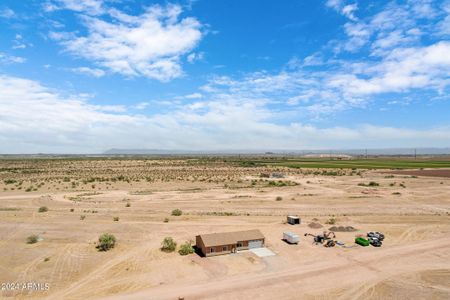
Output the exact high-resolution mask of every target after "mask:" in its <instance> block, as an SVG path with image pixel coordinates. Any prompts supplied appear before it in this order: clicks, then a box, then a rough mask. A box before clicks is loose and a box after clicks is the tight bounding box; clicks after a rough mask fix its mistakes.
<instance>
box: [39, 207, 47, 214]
mask: <svg viewBox="0 0 450 300" xmlns="http://www.w3.org/2000/svg"><path fill="white" fill-rule="evenodd" d="M47 211H48V207H47V206H41V207H39V209H38V212H40V213H43V212H47Z"/></svg>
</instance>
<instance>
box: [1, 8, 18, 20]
mask: <svg viewBox="0 0 450 300" xmlns="http://www.w3.org/2000/svg"><path fill="white" fill-rule="evenodd" d="M15 16H16V13H15V12H14V11H13V10H12V9H11V8H8V7H7V8H4V9H1V10H0V18H5V19H11V18H14V17H15Z"/></svg>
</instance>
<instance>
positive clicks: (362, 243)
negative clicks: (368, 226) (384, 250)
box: [355, 237, 370, 247]
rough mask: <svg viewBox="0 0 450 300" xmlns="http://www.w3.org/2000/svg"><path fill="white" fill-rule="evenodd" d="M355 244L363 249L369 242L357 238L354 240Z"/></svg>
mask: <svg viewBox="0 0 450 300" xmlns="http://www.w3.org/2000/svg"><path fill="white" fill-rule="evenodd" d="M355 243H357V244H358V245H361V246H363V247H367V246H369V245H370V243H369V241H368V240H366V239H365V238H362V237H357V238H356V239H355Z"/></svg>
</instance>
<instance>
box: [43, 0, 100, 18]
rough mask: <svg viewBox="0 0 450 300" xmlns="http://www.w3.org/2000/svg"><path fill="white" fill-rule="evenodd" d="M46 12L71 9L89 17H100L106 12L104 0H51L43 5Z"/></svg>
mask: <svg viewBox="0 0 450 300" xmlns="http://www.w3.org/2000/svg"><path fill="white" fill-rule="evenodd" d="M43 7H44V10H45V11H46V12H52V11H56V10H61V9H69V10H73V11H76V12H83V13H87V14H89V15H99V14H102V13H103V12H104V8H103V0H82V1H80V0H49V1H47V2H44V4H43Z"/></svg>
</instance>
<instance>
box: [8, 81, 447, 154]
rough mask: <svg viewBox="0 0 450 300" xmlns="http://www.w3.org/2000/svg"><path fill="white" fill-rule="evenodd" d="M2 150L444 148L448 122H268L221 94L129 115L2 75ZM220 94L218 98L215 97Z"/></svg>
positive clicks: (262, 113)
mask: <svg viewBox="0 0 450 300" xmlns="http://www.w3.org/2000/svg"><path fill="white" fill-rule="evenodd" d="M0 90H1V91H2V93H0V107H1V108H2V109H1V110H0V131H1V132H2V135H0V143H1V144H2V148H1V150H0V151H1V152H2V153H36V152H47V153H49V152H50V153H98V152H102V151H104V150H106V149H109V148H158V149H164V148H165V149H186V150H194V149H196V150H227V149H248V150H252V149H253V150H261V149H314V148H315V149H317V148H330V147H332V148H349V147H354V148H358V147H359V148H360V147H379V145H385V146H386V147H398V146H402V147H408V146H410V147H414V146H417V144H426V145H429V146H436V147H439V146H441V147H442V146H447V145H444V142H445V141H448V140H449V139H450V130H449V129H450V128H431V129H423V130H415V129H407V128H406V129H405V128H394V127H378V126H373V125H364V124H362V125H359V126H356V127H353V128H345V127H329V128H318V127H316V126H312V125H309V124H302V123H289V124H285V125H280V124H277V123H276V122H273V120H272V119H273V118H274V113H273V112H272V111H271V110H270V109H268V107H267V106H266V104H267V103H266V102H265V101H249V100H251V99H239V100H237V99H234V98H233V97H230V96H227V95H222V96H219V95H216V97H217V98H215V99H209V100H206V101H202V102H195V103H190V104H186V105H184V106H182V107H180V108H178V109H177V110H175V111H172V112H171V113H158V114H153V115H141V114H132V113H130V112H129V111H128V110H126V109H121V107H120V106H119V107H117V106H102V105H93V104H91V103H89V102H88V101H87V99H85V98H81V99H80V97H79V96H76V95H75V96H71V95H69V96H64V95H62V94H61V93H58V91H55V90H52V89H49V88H47V87H45V86H43V85H41V84H40V83H38V82H35V81H32V80H28V79H23V78H17V77H11V76H5V75H1V76H0ZM217 100H219V101H217Z"/></svg>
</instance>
